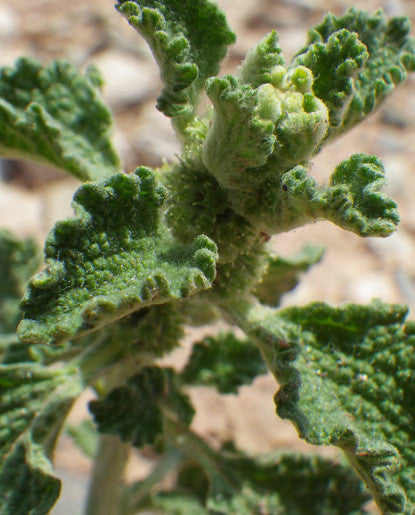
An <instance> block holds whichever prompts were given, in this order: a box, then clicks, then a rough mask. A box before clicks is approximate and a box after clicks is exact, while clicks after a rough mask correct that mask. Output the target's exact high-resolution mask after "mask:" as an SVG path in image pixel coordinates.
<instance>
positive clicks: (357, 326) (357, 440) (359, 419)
mask: <svg viewBox="0 0 415 515" xmlns="http://www.w3.org/2000/svg"><path fill="white" fill-rule="evenodd" d="M406 313H407V310H406V308H404V307H402V306H390V305H386V304H382V303H381V302H380V301H375V302H373V303H372V304H369V305H367V306H362V305H355V304H350V305H345V306H341V307H338V308H336V307H331V306H328V305H326V304H324V303H315V304H311V305H309V306H306V307H294V308H288V309H285V310H282V311H279V312H278V311H275V310H272V309H269V308H258V307H254V308H253V309H252V311H251V312H250V314H249V315H248V319H249V321H248V322H247V323H246V324H245V329H246V330H247V333H248V334H249V336H250V337H251V338H252V339H254V341H256V342H257V343H258V345H259V347H260V349H261V351H262V352H263V354H264V356H265V359H266V361H267V363H268V366H269V368H270V369H271V371H272V372H273V373H274V375H275V377H276V378H277V380H278V381H279V383H280V384H281V388H280V390H279V391H278V392H277V393H276V395H275V402H276V405H277V413H278V414H279V415H280V416H281V417H282V418H288V419H290V420H291V421H292V422H293V423H294V424H295V425H296V427H297V430H298V432H299V435H300V437H301V438H304V439H306V440H307V441H308V442H309V443H312V444H314V445H335V446H337V447H340V448H341V449H342V450H343V451H344V452H345V454H346V457H347V458H348V459H349V461H350V463H351V464H352V465H353V467H354V468H355V469H356V471H357V472H358V474H359V475H360V476H361V477H362V479H363V480H364V481H365V483H366V485H367V487H368V488H369V490H370V492H371V493H372V495H373V497H374V499H375V500H376V502H377V503H378V505H379V506H380V507H381V508H382V509H383V510H384V511H385V512H387V513H390V512H393V513H412V511H413V509H414V506H415V488H414V485H415V450H414V445H413V442H414V439H415V432H414V424H413V417H414V413H415V406H414V399H415V397H414V392H415V382H414V374H413V369H414V366H415V360H414V355H415V354H414V350H415V336H414V334H415V328H414V324H413V323H411V322H409V323H405V317H406ZM242 324H244V322H242Z"/></svg>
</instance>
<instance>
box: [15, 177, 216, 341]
mask: <svg viewBox="0 0 415 515" xmlns="http://www.w3.org/2000/svg"><path fill="white" fill-rule="evenodd" d="M164 197H165V190H164V188H162V187H161V186H160V185H159V184H158V183H157V182H156V179H155V175H154V172H153V171H151V170H149V169H147V168H139V169H138V170H137V172H136V173H135V174H131V175H124V174H116V175H113V176H112V177H110V178H109V179H107V180H105V181H99V182H98V181H97V182H95V183H87V184H85V185H83V186H81V187H80V188H79V190H78V191H77V192H76V194H75V197H74V202H73V207H74V210H75V217H74V218H70V219H67V220H64V221H61V222H58V223H57V224H56V225H55V227H54V229H53V230H52V231H51V233H50V234H49V236H48V238H47V241H46V246H45V255H46V263H47V268H46V269H45V271H43V272H41V273H40V274H38V275H36V276H35V277H34V278H33V279H32V280H31V282H30V284H29V287H28V290H27V292H26V295H25V297H24V299H23V300H22V309H23V313H24V319H23V321H22V322H21V323H20V325H19V328H18V333H19V337H20V338H21V340H23V341H26V342H31V343H41V344H49V343H62V342H63V341H65V340H67V339H69V338H72V337H74V336H78V335H82V334H83V333H85V332H88V331H91V330H95V329H96V328H98V327H100V326H102V325H104V324H106V323H108V322H111V321H113V320H117V319H119V318H121V317H123V316H125V315H127V314H129V313H131V312H134V311H137V310H138V309H140V308H143V307H146V306H149V305H150V304H161V303H164V302H167V301H170V300H173V299H182V298H184V297H186V296H188V295H191V294H193V293H196V292H198V291H200V290H202V289H206V288H209V286H210V285H211V283H212V281H213V279H214V277H215V262H216V259H217V254H216V246H215V244H214V243H213V242H212V241H211V240H210V239H209V238H207V237H206V236H199V237H197V238H196V239H195V240H194V242H193V243H192V244H182V243H180V242H178V241H176V240H175V239H174V237H173V236H172V234H171V232H170V230H169V229H168V228H167V227H166V226H165V225H164V224H163V222H162V221H161V212H160V206H161V204H162V203H163V200H164Z"/></svg>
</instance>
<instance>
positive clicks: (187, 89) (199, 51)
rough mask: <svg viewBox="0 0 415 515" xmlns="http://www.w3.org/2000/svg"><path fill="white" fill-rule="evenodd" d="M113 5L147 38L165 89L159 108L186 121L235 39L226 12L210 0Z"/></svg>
mask: <svg viewBox="0 0 415 515" xmlns="http://www.w3.org/2000/svg"><path fill="white" fill-rule="evenodd" d="M117 9H118V10H119V11H120V13H121V14H122V15H123V16H124V17H125V18H127V20H128V21H129V23H130V25H132V26H133V27H134V28H135V29H136V30H137V31H138V32H139V33H140V34H141V35H142V36H143V37H144V39H145V40H146V41H147V43H148V44H149V46H150V48H151V50H152V52H153V55H154V57H155V59H156V61H157V63H158V65H159V67H160V74H161V78H162V81H163V84H164V87H163V91H162V93H161V95H160V97H159V98H158V102H157V108H158V109H159V110H160V111H161V112H163V113H164V114H165V115H166V116H170V117H173V118H177V119H178V118H182V120H183V121H184V123H185V124H186V123H187V122H188V121H189V120H190V119H191V118H193V116H194V111H195V107H196V104H197V100H198V95H199V91H200V90H201V89H202V88H203V86H204V83H205V81H206V79H207V78H208V77H211V76H212V75H216V74H217V73H218V71H219V63H220V61H221V60H222V59H223V57H224V56H225V53H226V49H227V46H228V45H229V44H231V43H234V41H235V35H234V34H233V32H232V31H231V30H230V28H229V27H228V26H227V23H226V19H225V15H224V14H223V12H222V11H221V10H220V9H219V8H218V7H217V5H216V4H215V3H213V2H211V1H210V0H168V1H167V0H134V1H128V0H118V5H117ZM179 125H180V123H179Z"/></svg>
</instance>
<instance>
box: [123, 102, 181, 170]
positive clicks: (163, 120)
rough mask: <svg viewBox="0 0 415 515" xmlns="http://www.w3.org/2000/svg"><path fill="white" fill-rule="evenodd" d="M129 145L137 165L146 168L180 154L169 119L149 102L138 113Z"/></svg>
mask: <svg viewBox="0 0 415 515" xmlns="http://www.w3.org/2000/svg"><path fill="white" fill-rule="evenodd" d="M131 144H132V145H133V148H134V151H135V152H136V154H137V156H138V161H139V163H140V164H145V165H146V166H160V165H161V163H162V160H163V159H167V160H172V159H175V158H176V156H177V155H178V154H179V152H180V145H179V142H178V140H177V138H176V135H175V133H174V130H173V128H172V126H171V122H170V119H169V118H167V117H166V116H164V115H163V114H162V113H160V111H158V110H157V109H156V108H155V106H154V104H153V103H150V102H149V103H148V104H147V105H146V106H145V107H144V108H143V109H142V111H141V112H140V119H139V121H138V123H137V125H136V129H135V130H134V133H133V135H132V138H131Z"/></svg>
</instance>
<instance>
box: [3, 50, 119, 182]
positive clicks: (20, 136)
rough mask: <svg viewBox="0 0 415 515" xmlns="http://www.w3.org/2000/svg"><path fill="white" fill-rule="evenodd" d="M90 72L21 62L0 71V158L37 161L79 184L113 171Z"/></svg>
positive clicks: (106, 123)
mask: <svg viewBox="0 0 415 515" xmlns="http://www.w3.org/2000/svg"><path fill="white" fill-rule="evenodd" d="M99 85H100V83H99V77H98V74H97V73H96V71H89V72H88V71H87V72H86V73H85V74H84V75H82V74H81V73H79V72H78V71H77V70H76V69H75V68H74V67H73V66H72V65H71V64H70V63H69V62H65V61H53V62H52V63H51V64H49V65H48V66H42V65H41V64H40V63H38V62H37V61H35V60H33V59H29V58H21V59H19V60H18V61H17V62H16V64H15V66H14V68H2V69H0V141H1V144H0V155H1V156H4V157H20V158H27V159H33V160H35V161H36V160H37V161H40V162H43V163H46V164H49V165H50V166H54V167H57V168H61V169H62V170H65V171H66V172H68V173H70V174H72V175H74V176H75V177H77V178H78V179H81V180H83V181H86V180H95V179H99V178H103V177H107V176H110V175H112V174H113V173H115V172H116V171H118V169H119V167H120V160H119V157H118V155H117V153H116V152H115V150H114V148H113V146H112V144H111V141H110V138H111V128H112V117H111V114H110V112H109V110H108V108H107V107H106V105H105V104H104V103H103V101H102V99H101V97H100V94H99V89H98V86H99Z"/></svg>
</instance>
